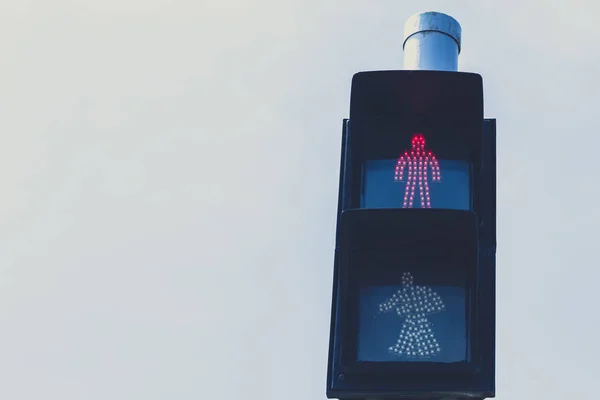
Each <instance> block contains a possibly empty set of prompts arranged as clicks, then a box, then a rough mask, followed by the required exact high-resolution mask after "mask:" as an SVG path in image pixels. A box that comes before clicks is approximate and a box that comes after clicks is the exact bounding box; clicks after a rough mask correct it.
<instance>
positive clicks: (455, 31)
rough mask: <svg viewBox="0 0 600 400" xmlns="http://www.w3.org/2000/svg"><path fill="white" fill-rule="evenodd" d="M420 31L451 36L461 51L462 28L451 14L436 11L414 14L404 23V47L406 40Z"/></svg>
mask: <svg viewBox="0 0 600 400" xmlns="http://www.w3.org/2000/svg"><path fill="white" fill-rule="evenodd" d="M419 32H440V33H443V34H445V35H448V36H450V37H451V38H452V39H454V41H455V42H456V44H457V45H458V52H459V53H460V45H461V43H460V42H461V35H462V28H461V27H460V24H459V23H458V21H457V20H455V19H454V18H452V17H451V16H449V15H447V14H444V13H440V12H435V11H427V12H421V13H417V14H414V15H412V16H411V17H410V18H408V20H407V21H406V23H405V24H404V42H403V43H402V48H403V49H404V45H405V44H406V41H407V40H408V39H409V38H410V37H411V36H412V35H414V34H416V33H419Z"/></svg>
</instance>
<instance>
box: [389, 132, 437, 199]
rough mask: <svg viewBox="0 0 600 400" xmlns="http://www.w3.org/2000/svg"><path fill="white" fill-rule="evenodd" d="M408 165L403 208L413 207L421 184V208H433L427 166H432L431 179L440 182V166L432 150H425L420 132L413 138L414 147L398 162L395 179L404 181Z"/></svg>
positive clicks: (423, 139)
mask: <svg viewBox="0 0 600 400" xmlns="http://www.w3.org/2000/svg"><path fill="white" fill-rule="evenodd" d="M406 167H408V173H407V181H406V189H405V190H404V202H403V203H402V208H412V206H413V199H414V197H415V187H416V186H417V185H418V186H419V194H420V195H421V208H431V196H430V195H429V184H428V183H427V168H428V167H431V181H432V182H440V179H441V177H440V166H439V164H438V162H437V159H436V158H435V155H434V154H433V153H431V151H426V150H425V138H424V137H423V135H421V134H420V133H418V134H416V135H414V136H413V138H412V149H411V150H410V152H409V151H405V152H404V155H402V156H400V158H399V159H398V163H397V164H396V174H395V175H394V181H396V182H398V181H402V176H403V174H404V169H405V168H406Z"/></svg>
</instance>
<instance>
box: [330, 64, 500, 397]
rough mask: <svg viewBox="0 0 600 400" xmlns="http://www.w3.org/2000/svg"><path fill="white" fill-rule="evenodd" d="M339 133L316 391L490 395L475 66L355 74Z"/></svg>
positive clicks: (490, 220)
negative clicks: (330, 277)
mask: <svg viewBox="0 0 600 400" xmlns="http://www.w3.org/2000/svg"><path fill="white" fill-rule="evenodd" d="M342 135H343V137H342V159H341V166H340V186H339V201H338V222H337V235H336V251H335V262H334V263H335V265H334V285H333V304H332V318H331V335H330V349H329V364H328V376H327V396H328V397H329V398H339V399H351V398H364V399H366V398H388V399H395V398H413V397H418V398H432V399H434V398H440V397H458V398H460V397H468V398H486V397H493V396H494V391H495V381H494V375H495V370H494V365H495V251H496V223H495V218H496V200H495V197H496V192H495V186H496V182H495V181H496V166H495V163H496V159H495V154H496V142H495V120H484V118H483V85H482V79H481V76H479V75H477V74H472V73H460V72H442V71H375V72H362V73H358V74H356V75H355V76H354V77H353V80H352V91H351V105H350V118H349V120H344V124H343V131H342ZM436 174H437V175H436ZM440 177H441V179H440Z"/></svg>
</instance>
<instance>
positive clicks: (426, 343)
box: [379, 272, 445, 358]
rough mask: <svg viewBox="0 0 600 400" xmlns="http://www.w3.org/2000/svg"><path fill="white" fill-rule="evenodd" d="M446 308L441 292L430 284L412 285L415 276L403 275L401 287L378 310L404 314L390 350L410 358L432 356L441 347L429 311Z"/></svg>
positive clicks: (435, 311)
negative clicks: (396, 338)
mask: <svg viewBox="0 0 600 400" xmlns="http://www.w3.org/2000/svg"><path fill="white" fill-rule="evenodd" d="M444 310H445V306H444V303H443V302H442V299H441V298H440V296H439V295H438V294H437V293H435V292H433V291H432V290H431V288H427V287H425V286H415V285H413V277H412V275H411V274H410V273H408V272H406V273H404V274H403V275H402V288H401V289H399V290H398V291H397V292H396V293H395V294H394V295H393V296H392V297H391V298H389V299H388V300H387V301H386V302H384V303H382V304H380V305H379V312H380V313H384V312H389V311H395V312H396V313H397V314H398V316H399V317H404V318H405V319H404V323H403V324H402V329H401V330H400V335H399V337H398V341H397V342H396V344H395V345H393V346H390V347H389V348H388V350H389V352H390V353H392V354H394V355H397V356H401V357H410V358H431V357H433V356H435V355H437V354H439V353H440V352H441V351H442V349H441V347H440V345H439V344H438V342H437V340H436V339H435V335H434V333H433V330H432V329H431V325H432V324H431V323H430V322H429V320H428V319H427V315H430V314H433V313H437V312H441V311H444Z"/></svg>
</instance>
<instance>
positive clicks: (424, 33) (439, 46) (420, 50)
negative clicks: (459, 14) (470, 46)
mask: <svg viewBox="0 0 600 400" xmlns="http://www.w3.org/2000/svg"><path fill="white" fill-rule="evenodd" d="M461 33H462V29H461V27H460V24H459V23H458V22H457V21H456V20H455V19H454V18H452V17H451V16H449V15H446V14H442V13H438V12H424V13H418V14H415V15H413V16H411V17H410V18H409V19H408V20H407V21H406V23H405V24H404V43H403V45H402V47H403V49H404V69H409V70H419V69H423V70H437V71H457V70H458V55H459V53H460V40H461Z"/></svg>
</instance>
